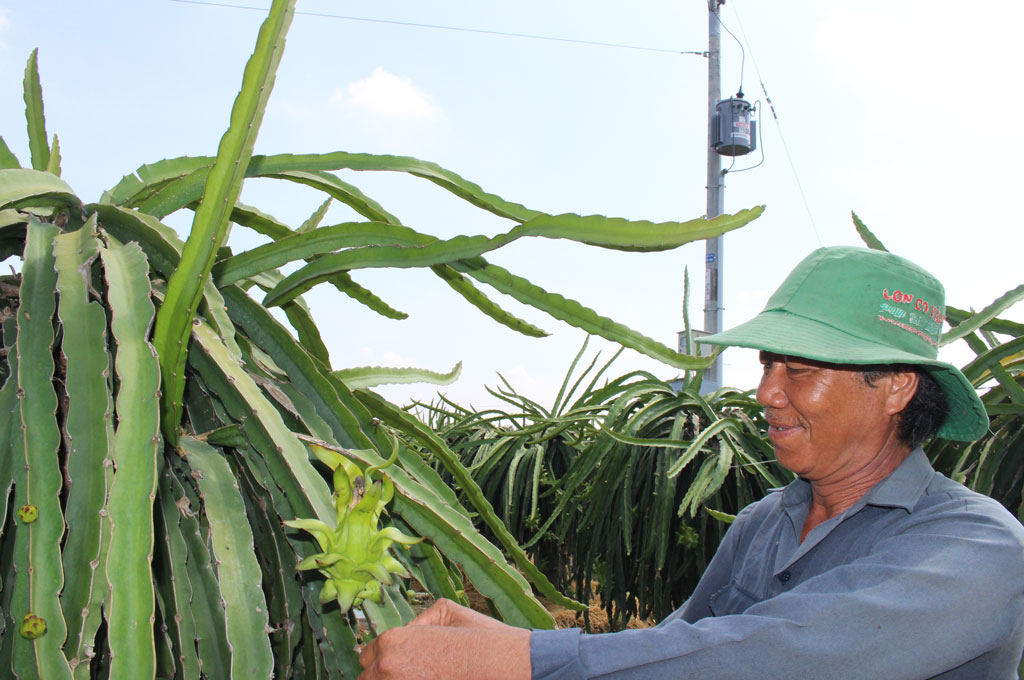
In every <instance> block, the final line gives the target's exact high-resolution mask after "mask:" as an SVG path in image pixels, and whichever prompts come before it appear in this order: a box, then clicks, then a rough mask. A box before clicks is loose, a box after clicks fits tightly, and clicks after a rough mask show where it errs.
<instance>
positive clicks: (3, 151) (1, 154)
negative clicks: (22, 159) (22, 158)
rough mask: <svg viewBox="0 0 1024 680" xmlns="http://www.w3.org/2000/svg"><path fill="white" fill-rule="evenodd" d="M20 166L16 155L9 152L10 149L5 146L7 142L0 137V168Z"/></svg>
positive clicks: (7, 168) (6, 168)
mask: <svg viewBox="0 0 1024 680" xmlns="http://www.w3.org/2000/svg"><path fill="white" fill-rule="evenodd" d="M20 167H21V163H19V162H18V158H17V156H15V155H14V154H13V153H11V149H10V148H9V147H8V146H7V142H5V141H4V138H3V137H0V170H9V169H13V168H20Z"/></svg>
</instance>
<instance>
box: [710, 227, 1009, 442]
mask: <svg viewBox="0 0 1024 680" xmlns="http://www.w3.org/2000/svg"><path fill="white" fill-rule="evenodd" d="M945 312H946V302H945V292H944V290H943V287H942V284H941V283H939V282H938V280H937V279H935V277H933V276H932V275H931V274H929V273H928V272H926V271H925V270H924V269H921V268H920V267H918V266H917V265H916V264H914V263H913V262H910V261H908V260H906V259H904V258H902V257H899V256H897V255H893V254H892V253H886V252H883V251H879V250H868V249H867V248H854V247H847V246H841V247H832V248H819V249H818V250H815V251H814V252H813V253H811V254H810V255H808V256H807V257H806V258H804V260H803V261H802V262H801V263H800V264H798V265H797V266H796V268H795V269H794V270H793V272H792V273H791V274H790V275H789V276H788V277H786V280H785V281H783V282H782V285H781V286H779V288H778V290H776V291H775V293H774V294H773V295H772V296H771V298H770V299H769V300H768V304H767V305H765V308H764V309H763V310H762V311H761V313H760V314H758V315H757V316H755V317H754V318H753V319H751V320H750V321H747V322H746V323H744V324H740V325H739V326H736V327H735V328H732V329H730V330H727V331H724V332H722V333H716V334H714V335H708V336H705V337H703V338H700V339H699V340H698V341H699V342H704V343H708V344H712V345H726V346H733V347H749V348H752V349H759V350H765V351H768V352H774V353H776V354H787V355H790V356H797V357H803V358H805V359H814V360H816V361H825V362H828V363H837V364H860V365H863V364H913V365H918V366H922V367H924V368H925V369H926V370H928V372H929V373H930V374H931V375H932V376H934V377H935V379H936V381H937V382H938V383H939V385H940V386H941V387H942V389H943V391H944V392H945V393H946V398H947V400H948V402H949V415H948V416H947V417H946V420H945V422H943V424H942V426H941V427H940V428H939V431H938V436H940V437H943V438H945V439H953V440H957V441H974V440H975V439H978V438H980V437H981V436H982V435H983V434H985V432H986V431H987V430H988V424H989V419H988V414H987V413H986V412H985V407H984V405H983V404H982V403H981V399H979V398H978V393H977V392H976V391H975V389H974V386H973V385H971V383H970V382H969V381H968V380H967V378H966V377H965V376H964V374H963V373H961V372H960V371H959V369H957V368H956V367H955V366H953V365H952V364H948V363H946V362H943V361H939V360H938V358H937V357H938V352H939V339H940V337H941V336H942V323H943V321H945V319H946V316H945Z"/></svg>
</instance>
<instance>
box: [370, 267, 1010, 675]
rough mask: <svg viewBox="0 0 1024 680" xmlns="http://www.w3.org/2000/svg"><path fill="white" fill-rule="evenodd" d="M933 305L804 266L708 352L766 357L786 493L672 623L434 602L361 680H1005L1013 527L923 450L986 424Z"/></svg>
mask: <svg viewBox="0 0 1024 680" xmlns="http://www.w3.org/2000/svg"><path fill="white" fill-rule="evenodd" d="M944 309H945V307H944V293H943V289H942V286H941V284H940V283H939V282H938V281H936V280H935V279H934V278H933V277H931V276H930V275H929V274H928V273H927V272H925V271H924V270H922V269H921V268H919V267H917V266H916V265H914V264H913V263H911V262H908V261H907V260H904V259H903V258H900V257H897V256H895V255H891V254H888V253H882V252H878V251H871V250H865V249H860V248H846V247H842V248H822V249H819V250H817V251H815V252H814V253H812V254H811V255H810V256H808V257H807V258H806V259H805V260H804V261H803V262H801V263H800V264H799V265H798V266H797V267H796V269H795V270H794V271H793V272H792V273H791V274H790V275H789V277H788V278H787V279H786V280H785V281H784V282H783V284H782V286H781V287H780V288H779V289H778V290H777V291H776V292H775V294H774V295H773V296H772V297H771V299H770V300H769V301H768V304H767V306H766V307H765V309H764V310H763V311H762V312H761V313H760V314H759V315H758V316H756V317H755V318H754V319H752V320H751V321H748V322H747V323H745V324H742V325H740V326H738V327H736V328H734V329H732V330H729V331H726V332H724V333H720V334H717V335H712V336H709V337H707V338H704V342H708V343H711V344H717V345H731V346H740V347H749V348H754V349H758V350H760V351H761V352H760V360H761V364H762V366H763V368H764V373H763V376H762V378H761V382H760V385H759V387H758V390H757V400H758V402H760V403H761V405H762V406H763V407H764V410H765V418H766V420H767V421H768V424H769V431H768V437H769V439H770V440H771V442H772V444H773V446H774V447H775V453H776V456H777V457H778V460H779V462H780V463H781V464H782V465H784V466H785V467H786V468H788V469H789V470H792V471H793V472H794V473H795V474H796V475H797V477H798V479H797V480H796V481H794V482H792V483H791V484H789V485H788V486H786V487H785V488H784V489H781V490H778V491H777V492H774V493H771V494H769V495H768V496H767V497H765V498H764V499H762V500H761V501H759V502H756V503H753V504H751V505H749V506H748V507H746V508H744V509H743V511H741V512H740V514H739V515H738V516H737V517H736V520H735V521H734V522H733V524H732V526H731V527H730V528H729V531H728V532H727V534H726V536H725V539H724V540H723V542H722V545H721V546H720V547H719V549H718V551H717V553H716V554H715V557H714V558H713V559H712V561H711V563H710V565H709V566H708V569H707V571H706V572H705V574H704V576H703V577H702V579H701V581H700V583H699V584H698V585H697V588H696V590H695V591H694V593H693V595H692V596H691V597H690V598H689V600H687V602H686V603H685V604H684V605H683V606H682V607H681V608H680V609H679V610H677V611H676V612H674V613H673V614H672V615H670V616H669V617H668V618H667V619H665V620H664V621H662V622H661V623H659V624H658V626H656V627H654V628H650V629H646V630H628V631H622V632H618V633H609V634H604V635H583V634H581V632H580V631H579V630H559V631H532V632H530V631H523V630H519V629H515V628H512V627H509V626H506V625H504V624H501V623H498V622H496V621H494V620H492V619H489V618H488V617H485V616H483V615H480V614H476V613H474V612H471V611H469V610H466V609H464V608H462V607H459V606H457V605H454V604H452V603H450V602H440V603H438V604H437V605H435V606H434V607H433V608H431V609H430V610H428V611H427V612H424V614H422V615H421V616H420V617H419V618H417V619H416V620H415V621H414V622H413V623H412V624H410V625H409V626H406V627H404V628H399V629H393V630H391V631H387V632H385V633H384V634H383V635H382V636H381V637H380V638H378V640H377V641H376V642H375V643H373V644H371V645H369V646H367V648H366V649H365V650H364V652H363V655H362V657H361V659H360V661H361V663H363V665H364V667H366V672H365V674H364V675H363V676H361V677H362V678H367V679H370V680H373V679H376V678H433V677H438V678H442V677H444V678H474V679H483V678H530V677H532V678H535V679H543V680H554V679H556V678H557V679H559V680H561V679H569V678H573V679H575V678H608V679H615V680H624V679H626V678H631V679H632V678H695V679H702V680H704V679H708V678H829V679H835V678H870V679H878V678H883V679H886V680H890V679H898V678H947V679H952V678H964V679H966V678H1016V677H1017V672H1016V671H1017V666H1018V664H1019V663H1020V660H1021V652H1022V648H1024V528H1022V527H1021V525H1020V523H1019V522H1017V520H1016V519H1015V518H1014V517H1013V516H1012V515H1011V514H1010V513H1008V512H1007V511H1006V510H1005V509H1004V508H1002V506H1000V505H999V504H998V503H996V502H995V501H993V500H991V499H989V498H987V497H985V496H982V495H979V494H976V493H974V492H972V491H970V490H968V489H966V488H965V487H963V486H962V485H960V484H957V483H955V482H952V481H950V480H949V479H947V478H945V477H943V476H942V475H940V474H938V473H936V472H935V471H934V470H932V468H931V466H930V464H929V462H928V459H927V457H926V456H925V454H924V452H923V451H922V450H921V448H920V446H919V445H920V443H921V442H922V441H923V440H924V439H927V438H928V437H930V436H932V435H933V434H938V435H939V436H941V437H944V438H947V439H954V440H961V441H973V440H975V439H978V438H979V437H980V436H982V435H983V434H984V433H985V431H986V429H987V427H988V417H987V415H986V413H985V410H984V407H983V405H982V403H981V401H980V400H979V399H978V396H977V394H976V392H975V391H974V389H973V387H972V386H971V384H970V383H969V382H968V381H967V379H966V378H965V377H964V376H963V374H961V373H960V371H959V370H957V369H956V368H955V367H953V366H952V365H950V364H947V363H944V362H941V361H938V360H937V358H936V357H937V348H938V341H939V337H940V335H941V329H942V322H943V320H944V316H943V313H944ZM403 673H404V674H403Z"/></svg>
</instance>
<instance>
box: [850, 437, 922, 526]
mask: <svg viewBox="0 0 1024 680" xmlns="http://www.w3.org/2000/svg"><path fill="white" fill-rule="evenodd" d="M934 472H935V470H933V469H932V464H931V463H930V462H929V461H928V456H926V455H925V453H924V450H923V449H922V448H921V447H920V446H918V447H917V448H916V449H914V450H913V451H911V452H910V455H909V456H907V457H906V459H904V461H903V462H902V463H900V466H899V467H898V468H896V469H895V470H893V472H892V474H890V475H889V476H888V477H886V478H885V479H883V480H882V481H880V482H879V483H878V484H875V485H874V486H873V487H871V489H870V490H869V491H868V492H867V493H866V494H864V498H863V499H862V500H863V501H864V505H878V506H882V507H891V508H903V509H904V510H906V511H907V512H913V511H914V507H915V506H916V505H917V502H918V501H919V500H920V499H921V494H923V493H924V490H925V487H927V486H928V480H929V479H930V478H931V476H932V474H933V473H934Z"/></svg>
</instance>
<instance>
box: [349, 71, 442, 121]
mask: <svg viewBox="0 0 1024 680" xmlns="http://www.w3.org/2000/svg"><path fill="white" fill-rule="evenodd" d="M332 100H333V101H334V102H336V103H342V104H347V103H351V104H352V105H354V106H355V107H357V108H360V109H363V110H365V111H368V112H370V113H372V114H375V115H378V116H386V117H388V118H414V119H417V118H418V119H426V120H435V119H437V118H439V117H440V116H441V109H440V108H438V107H437V105H436V104H434V100H433V98H432V97H431V96H430V95H429V94H427V93H426V92H424V91H422V90H420V89H419V88H417V87H416V86H415V85H413V83H412V80H411V79H409V78H404V77H402V76H396V75H393V74H391V73H388V72H387V71H385V70H384V68H383V67H381V66H378V67H377V68H375V69H374V70H373V73H371V74H370V75H369V76H367V77H366V78H363V79H362V80H357V81H355V82H352V83H349V85H348V96H347V97H346V96H345V95H343V94H342V92H341V91H340V90H335V91H334V93H333V95H332Z"/></svg>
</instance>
